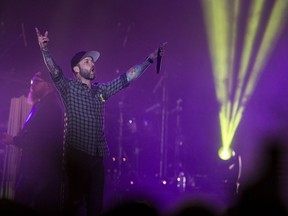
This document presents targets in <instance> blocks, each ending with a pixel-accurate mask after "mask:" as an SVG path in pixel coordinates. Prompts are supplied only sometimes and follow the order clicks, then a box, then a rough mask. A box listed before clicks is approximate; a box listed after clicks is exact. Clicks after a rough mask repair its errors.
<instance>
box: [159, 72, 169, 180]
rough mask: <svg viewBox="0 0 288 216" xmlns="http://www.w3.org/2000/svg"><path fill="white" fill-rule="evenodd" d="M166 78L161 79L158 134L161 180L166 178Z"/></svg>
mask: <svg viewBox="0 0 288 216" xmlns="http://www.w3.org/2000/svg"><path fill="white" fill-rule="evenodd" d="M166 79H167V78H166V77H163V78H162V113H161V134H160V170H159V177H160V179H161V180H163V179H164V178H166V177H167V125H168V114H167V101H168V95H167V86H166Z"/></svg>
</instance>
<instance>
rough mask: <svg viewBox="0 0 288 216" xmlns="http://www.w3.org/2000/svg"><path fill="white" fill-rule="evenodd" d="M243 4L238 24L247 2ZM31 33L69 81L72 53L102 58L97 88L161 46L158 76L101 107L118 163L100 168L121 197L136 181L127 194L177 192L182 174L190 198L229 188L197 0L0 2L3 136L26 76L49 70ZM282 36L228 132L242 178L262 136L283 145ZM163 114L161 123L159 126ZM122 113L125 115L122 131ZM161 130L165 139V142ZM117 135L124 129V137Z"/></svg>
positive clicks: (286, 116)
mask: <svg viewBox="0 0 288 216" xmlns="http://www.w3.org/2000/svg"><path fill="white" fill-rule="evenodd" d="M241 2H242V3H243V5H244V6H243V11H242V12H243V15H242V16H243V17H241V19H243V23H244V21H245V20H246V18H247V17H246V16H247V8H249V4H250V2H251V1H241ZM269 2H270V4H272V3H271V2H273V1H269ZM245 8H246V9H245ZM266 11H268V10H266ZM263 17H264V19H265V17H266V18H267V15H264V16H263ZM243 23H242V24H243ZM35 27H38V28H39V30H40V32H42V33H44V32H45V31H46V30H47V31H49V38H50V43H49V49H50V51H51V53H52V55H53V57H54V59H55V60H56V62H57V63H58V64H59V65H60V66H61V67H62V69H63V70H64V72H65V73H66V75H67V76H71V77H72V73H71V72H70V67H69V63H70V59H71V57H72V56H73V54H74V53H75V52H78V51H80V50H93V49H95V50H98V51H99V52H100V53H101V57H100V59H99V60H98V61H97V63H96V71H97V74H96V80H97V81H99V82H106V81H109V80H111V79H113V78H115V77H116V76H118V75H119V74H121V73H123V72H125V71H126V70H127V69H129V68H130V67H131V66H133V65H135V64H138V63H141V62H142V61H143V60H144V59H145V58H146V56H148V55H149V54H150V53H151V52H152V51H154V50H155V49H156V48H157V47H158V45H159V44H161V43H163V42H166V41H167V42H168V44H167V45H166V47H165V55H164V57H163V59H162V68H161V71H160V73H159V74H157V73H156V64H155V63H154V64H153V65H152V66H151V67H150V68H148V69H147V71H146V72H145V74H144V75H143V76H142V77H141V78H140V79H139V80H137V81H136V82H134V83H132V84H131V85H130V86H129V87H128V88H127V89H125V90H123V91H122V92H120V93H119V94H117V95H116V96H114V97H113V98H111V99H110V100H109V101H108V102H107V106H106V124H105V126H106V134H107V140H108V142H109V146H110V149H111V153H112V156H111V158H109V159H108V160H109V161H110V162H111V161H112V157H114V156H115V157H116V162H111V163H108V168H109V169H108V171H109V172H112V173H113V172H114V171H113V170H116V172H117V173H116V177H115V176H114V174H111V173H110V174H111V175H109V177H108V179H110V180H111V182H112V184H116V187H118V186H119V185H121V186H119V187H122V184H123V185H124V186H123V188H124V190H126V189H127V187H128V188H129V187H130V186H131V185H130V186H129V183H128V182H129V180H130V179H134V180H135V182H136V184H135V185H134V186H133V187H137V184H138V185H140V187H142V188H143V185H144V186H147V185H148V186H151V185H153V186H154V185H155V187H156V188H160V189H161V187H162V186H161V185H160V183H159V182H160V181H161V180H162V179H163V178H164V179H169V183H168V185H170V186H169V188H172V191H173V190H176V191H177V190H178V189H179V188H177V182H176V177H177V175H178V174H179V172H180V171H183V172H184V174H185V177H186V178H187V185H186V190H187V191H191V193H192V194H193V192H195V191H196V192H195V193H202V192H204V193H207V191H209V192H208V193H213V190H216V191H217V190H219V191H221V193H223V194H225V193H226V191H225V190H222V189H219V188H221V187H222V180H223V179H228V180H229V181H230V180H231V181H232V182H235V179H236V178H235V175H236V174H237V166H238V164H237V160H236V163H235V164H236V168H235V169H236V170H235V169H234V170H233V169H232V170H228V168H227V167H228V165H229V163H234V162H235V161H234V162H233V161H231V162H230V161H229V162H222V161H220V159H219V158H218V156H217V150H218V148H219V147H220V144H221V137H220V128H219V118H218V112H219V108H220V106H219V103H218V102H217V99H216V93H215V86H214V80H213V72H212V65H211V57H210V52H209V48H208V40H207V34H206V29H205V23H204V16H203V10H202V5H201V1H200V0H180V1H168V0H146V1H133V0H121V1H119V0H81V1H79V0H70V1H64V0H57V1H56V0H37V1H36V0H9V1H1V3H0V74H1V76H0V83H1V85H0V92H1V94H0V101H1V105H0V122H1V130H5V128H6V126H7V121H8V114H9V106H10V100H11V98H12V97H19V96H21V95H27V92H28V90H29V83H30V78H31V77H32V75H33V74H34V73H35V72H36V71H39V70H40V71H47V70H46V67H45V65H44V63H43V60H42V56H41V53H40V51H39V47H38V43H37V38H36V33H35ZM240 34H241V31H240ZM239 36H240V37H241V35H239ZM242 36H243V35H242ZM287 38H288V32H287V28H286V26H284V28H283V30H282V31H281V34H280V36H279V38H278V40H277V41H276V45H275V47H274V49H273V50H272V52H271V55H270V56H269V58H268V59H267V62H265V66H264V68H263V70H262V71H261V77H260V79H259V82H258V83H257V86H256V87H255V91H254V93H253V95H252V96H251V98H250V100H249V102H248V103H247V106H246V109H245V111H244V114H243V118H242V121H241V122H240V125H239V128H238V130H237V132H236V134H235V138H234V142H233V148H234V149H235V151H236V153H237V154H236V155H237V156H239V155H240V156H241V159H242V163H243V164H242V176H241V177H242V178H241V180H242V179H245V177H246V176H250V175H251V173H255V168H256V167H257V166H258V165H259V164H257V161H258V157H259V155H261V152H262V150H263V148H264V145H263V139H265V138H266V137H268V136H270V135H280V136H281V137H283V138H284V139H286V135H285V134H287V132H286V131H287V124H288V109H287V104H288V101H287V100H288V97H287V96H288V88H287V62H288V59H287ZM239 51H240V49H239ZM163 92H164V93H163ZM163 96H166V100H163ZM177 102H178V105H179V106H178V109H177ZM163 110H165V114H166V115H167V116H168V117H167V119H166V120H167V123H166V124H165V126H163V123H162V114H163ZM120 115H123V122H122V124H121V121H120ZM177 118H179V119H180V121H179V124H178V123H177ZM163 128H164V129H165V130H166V132H167V135H165V136H164V137H163V135H161V130H162V129H163ZM120 129H123V135H122V136H120V135H119V133H120ZM163 140H165V141H164V142H163ZM179 142H180V143H182V145H181V146H180V147H179ZM163 143H164V145H165V148H164V149H165V152H167V160H165V161H164V168H165V169H166V171H167V173H165V175H164V176H162V174H161V171H160V167H161V163H162V162H163V160H162V159H163V158H162V156H163V155H162V154H161V144H163ZM119 146H120V147H121V148H122V149H123V155H124V156H125V157H126V158H127V161H126V162H125V163H122V164H121V168H120V170H121V171H123V172H122V173H121V177H120V179H119V178H118V174H119V167H118V166H119V160H118V158H117V156H118V152H119ZM177 148H179V149H178V150H179V153H177V152H178V151H177ZM237 156H236V158H237ZM232 160H235V158H234V159H232ZM179 164H180V165H179ZM235 173H236V174H235ZM162 177H163V178H162ZM115 178H116V180H115ZM119 181H120V182H121V184H118V183H119ZM126 184H127V185H128V186H127V185H126ZM211 185H212V186H211ZM215 185H217V186H215ZM182 186H183V185H182ZM144 188H145V187H144ZM211 188H213V189H211ZM215 188H216V189H215ZM217 188H218V189H217ZM128 190H130V189H128ZM161 190H162V189H161ZM163 191H166V189H163ZM219 191H218V192H219ZM218 192H216V193H218ZM227 193H229V192H227ZM159 194H162V193H161V192H160V193H159ZM160 196H161V195H160ZM160 199H161V198H160Z"/></svg>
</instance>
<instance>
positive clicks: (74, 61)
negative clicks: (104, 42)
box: [71, 51, 100, 71]
mask: <svg viewBox="0 0 288 216" xmlns="http://www.w3.org/2000/svg"><path fill="white" fill-rule="evenodd" d="M88 56H89V57H91V58H92V59H93V61H94V62H96V61H97V59H98V58H99V56H100V53H99V52H98V51H80V52H77V53H76V54H75V55H74V56H73V58H72V59H71V69H72V71H73V68H74V67H75V66H76V65H77V64H78V63H79V62H80V61H81V60H82V59H84V58H86V57H88Z"/></svg>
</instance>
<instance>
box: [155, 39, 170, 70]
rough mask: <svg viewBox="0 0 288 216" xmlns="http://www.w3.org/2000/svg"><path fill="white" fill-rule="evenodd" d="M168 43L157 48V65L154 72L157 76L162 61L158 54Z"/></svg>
mask: <svg viewBox="0 0 288 216" xmlns="http://www.w3.org/2000/svg"><path fill="white" fill-rule="evenodd" d="M167 43H168V42H164V43H162V44H161V45H160V46H159V48H158V53H157V65H156V71H157V74H158V73H159V72H160V69H161V61H162V55H161V54H160V53H161V51H162V49H163V47H164V46H165V45H166V44H167Z"/></svg>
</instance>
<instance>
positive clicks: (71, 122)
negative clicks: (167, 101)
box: [52, 71, 129, 156]
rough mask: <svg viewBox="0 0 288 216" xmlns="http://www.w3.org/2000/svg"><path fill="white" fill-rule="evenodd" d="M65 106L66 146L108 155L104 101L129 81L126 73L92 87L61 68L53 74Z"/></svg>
mask: <svg viewBox="0 0 288 216" xmlns="http://www.w3.org/2000/svg"><path fill="white" fill-rule="evenodd" d="M52 79H53V81H54V83H55V86H56V88H57V89H58V91H59V93H60V95H61V97H62V100H63V103H64V105H65V107H66V118H65V148H70V147H72V148H74V149H77V150H80V151H83V152H85V153H87V154H90V155H93V156H94V155H97V154H99V155H100V156H106V155H108V154H109V149H108V146H107V143H106V139H105V134H104V105H105V101H106V100H107V99H108V98H109V97H111V96H112V95H114V94H115V93H117V92H119V91H120V90H121V89H123V88H124V87H127V86H128V85H129V82H128V81H127V76H126V74H123V75H121V76H119V77H117V78H116V79H114V80H112V81H110V82H107V83H94V84H93V85H92V86H91V89H89V87H88V86H87V85H86V84H83V83H81V82H80V81H78V80H69V79H67V78H66V77H65V76H64V74H63V73H62V72H61V71H60V73H59V75H58V76H56V77H52Z"/></svg>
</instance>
